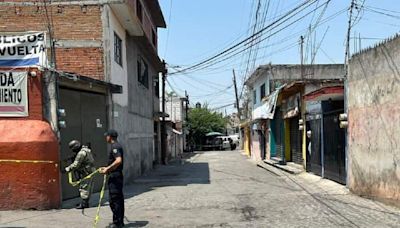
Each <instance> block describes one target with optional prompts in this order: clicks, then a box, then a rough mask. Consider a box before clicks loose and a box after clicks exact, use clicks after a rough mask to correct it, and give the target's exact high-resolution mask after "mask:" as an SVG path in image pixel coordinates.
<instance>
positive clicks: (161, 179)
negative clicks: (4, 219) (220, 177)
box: [62, 152, 210, 209]
mask: <svg viewBox="0 0 400 228" xmlns="http://www.w3.org/2000/svg"><path fill="white" fill-rule="evenodd" d="M202 153H204V152H196V153H184V154H183V155H182V158H179V159H175V160H172V161H170V162H169V164H168V165H156V166H155V167H154V169H153V170H151V171H149V172H148V173H146V174H144V175H143V176H140V177H138V178H137V179H135V180H134V181H133V183H131V184H127V185H126V186H124V196H125V199H129V198H131V197H134V196H137V195H140V194H142V193H144V192H148V191H152V190H153V189H155V188H159V187H167V186H185V185H189V184H209V183H210V170H209V165H208V163H201V162H196V163H193V160H192V159H191V158H193V157H194V156H196V155H198V154H202ZM98 199H99V193H94V194H93V195H92V197H91V200H90V206H91V207H97V204H98ZM107 201H108V192H107V193H106V194H105V195H104V199H103V201H102V202H103V203H102V206H106V205H108V202H107ZM79 202H80V198H79V197H78V198H74V199H69V200H66V201H64V202H63V206H62V208H64V209H71V208H74V207H75V206H76V205H77V204H78V203H79Z"/></svg>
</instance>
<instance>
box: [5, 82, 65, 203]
mask: <svg viewBox="0 0 400 228" xmlns="http://www.w3.org/2000/svg"><path fill="white" fill-rule="evenodd" d="M41 77H42V76H41V74H38V77H36V78H31V77H29V79H28V97H29V117H26V118H4V117H3V118H0V160H1V159H14V160H44V161H52V162H53V163H51V164H46V163H16V162H0V171H1V175H0V209H31V208H35V209H50V208H58V207H60V204H61V201H60V199H61V198H60V180H59V167H58V161H59V146H58V140H57V138H56V136H55V134H54V132H53V131H52V130H51V127H50V125H49V123H47V122H46V121H45V120H44V119H43V111H42V110H43V105H42V104H43V102H42V100H43V99H42V81H41Z"/></svg>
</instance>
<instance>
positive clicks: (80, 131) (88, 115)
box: [59, 88, 107, 200]
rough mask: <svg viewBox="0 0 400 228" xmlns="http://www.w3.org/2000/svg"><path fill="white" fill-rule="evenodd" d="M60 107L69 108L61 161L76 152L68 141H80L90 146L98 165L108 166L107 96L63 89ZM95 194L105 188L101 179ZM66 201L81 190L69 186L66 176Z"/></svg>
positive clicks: (62, 142)
mask: <svg viewBox="0 0 400 228" xmlns="http://www.w3.org/2000/svg"><path fill="white" fill-rule="evenodd" d="M59 106H60V108H63V109H65V111H66V116H65V117H62V120H65V121H66V125H67V127H66V128H62V129H60V133H61V156H60V157H61V159H62V160H64V159H66V158H68V157H70V156H71V155H73V154H72V152H71V151H70V150H69V148H68V142H69V141H71V140H73V139H77V140H79V141H81V142H82V143H83V144H90V146H91V148H92V152H93V155H94V158H95V166H96V167H100V166H104V165H105V164H107V143H106V142H105V138H104V132H105V131H106V129H107V106H106V96H105V95H104V94H99V93H89V92H83V91H79V90H72V89H67V88H60V90H59ZM94 183H95V184H94V189H93V191H94V192H96V191H99V190H100V188H101V185H102V178H101V177H100V176H97V177H95V179H94ZM61 187H62V199H63V200H66V199H70V198H74V197H78V196H79V192H78V189H77V188H76V187H72V186H71V185H70V184H69V183H68V178H67V175H66V174H63V175H62V177H61Z"/></svg>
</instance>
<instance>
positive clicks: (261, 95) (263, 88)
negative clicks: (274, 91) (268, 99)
mask: <svg viewBox="0 0 400 228" xmlns="http://www.w3.org/2000/svg"><path fill="white" fill-rule="evenodd" d="M264 97H265V83H264V84H262V86H261V87H260V99H263V98H264Z"/></svg>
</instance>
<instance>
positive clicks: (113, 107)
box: [0, 0, 166, 208]
mask: <svg viewBox="0 0 400 228" xmlns="http://www.w3.org/2000/svg"><path fill="white" fill-rule="evenodd" d="M0 13H1V15H2V20H3V22H4V23H2V25H1V26H0V34H2V35H4V36H13V35H15V34H23V33H26V32H28V31H37V32H44V33H45V37H46V57H47V62H48V63H47V64H44V65H40V66H37V65H32V66H26V67H19V68H18V69H16V68H10V67H4V66H3V67H2V69H1V71H4V72H12V71H20V72H26V73H27V74H28V75H31V73H30V72H33V71H35V72H36V71H37V72H38V73H37V74H34V75H35V77H28V78H29V79H28V93H29V95H28V97H29V110H30V111H29V114H28V116H26V117H24V118H17V119H16V118H12V117H4V116H1V117H0V126H1V128H2V129H10V126H11V124H13V125H15V124H17V125H20V124H22V123H23V125H24V126H28V125H26V124H27V123H28V122H26V121H27V120H30V121H39V122H38V123H34V124H39V125H40V126H42V127H43V132H47V133H46V134H47V136H46V137H44V136H43V137H42V136H40V134H39V135H37V137H36V136H35V134H34V133H32V136H30V137H27V138H20V137H17V136H18V135H20V133H19V132H20V131H23V128H12V130H10V133H11V134H9V137H7V138H5V139H3V140H2V142H1V143H2V144H1V145H2V148H3V147H4V148H9V145H14V147H12V149H13V150H14V151H16V152H15V154H14V155H13V159H14V160H24V161H25V160H27V161H28V162H29V161H31V160H32V161H33V160H35V159H36V160H41V161H48V162H50V163H43V164H41V163H26V164H25V163H18V164H19V165H18V164H17V163H10V162H9V163H6V162H3V163H4V164H3V163H2V165H7V170H8V171H9V172H10V173H13V172H15V169H21V168H23V169H25V168H26V169H27V170H28V171H29V170H32V172H35V170H42V171H43V172H44V173H47V174H46V175H50V177H48V176H43V175H39V176H38V178H36V179H35V178H31V177H29V176H25V177H19V181H21V183H22V184H21V185H14V184H13V182H14V181H13V180H14V179H12V178H11V179H7V178H3V179H1V180H0V182H1V184H2V185H4V186H8V187H6V188H2V189H7V191H6V192H4V191H5V190H3V192H2V194H1V195H0V197H1V198H2V199H3V196H4V197H6V195H8V196H13V197H14V198H16V199H19V200H16V201H14V203H13V204H4V205H3V204H2V205H1V207H2V208H56V207H59V206H60V205H61V202H62V200H65V199H69V198H72V197H76V196H78V191H77V190H76V189H74V188H72V187H71V186H70V185H69V184H68V180H67V177H66V175H65V174H61V173H60V172H59V171H60V168H62V166H63V163H64V161H65V160H66V159H67V158H68V157H70V156H71V152H70V151H69V149H68V147H67V144H68V142H69V141H70V140H72V139H78V140H80V141H82V143H84V144H88V145H90V146H91V147H92V150H93V152H94V154H95V159H96V166H102V165H105V164H106V162H107V155H106V154H107V144H106V143H105V140H104V136H103V134H104V132H105V131H106V130H107V129H109V128H114V129H116V130H117V131H118V132H119V135H120V137H119V140H120V142H121V143H122V144H123V146H124V150H125V157H124V158H125V164H124V174H125V179H126V182H129V181H132V180H133V178H134V177H136V176H139V175H141V174H142V173H144V172H146V171H147V170H149V169H151V168H152V166H153V164H154V163H157V162H160V161H161V156H160V155H161V152H160V151H159V148H160V142H159V141H160V140H159V139H160V131H159V129H160V127H159V126H160V123H159V122H160V121H159V89H158V88H159V83H158V78H159V72H161V71H163V70H164V66H163V64H162V62H161V60H160V59H159V57H158V54H157V29H158V28H165V27H166V24H165V21H164V18H163V15H162V12H161V9H160V6H159V3H158V1H157V0H150V1H143V0H129V1H85V0H84V1H74V0H73V1H53V2H38V1H12V0H10V1H2V2H1V3H0ZM32 75H33V74H32ZM54 82H55V83H54ZM38 85H40V87H39V86H38ZM35 93H38V94H39V95H41V96H40V97H44V98H46V99H47V100H48V102H44V101H41V100H39V99H38V98H39V97H37V96H36V97H32V96H31V95H32V94H35ZM49 97H50V98H49ZM44 98H43V99H44ZM46 99H45V100H46ZM32 105H33V106H32ZM31 106H32V107H31ZM35 110H36V111H35ZM10 121H14V122H12V123H11V122H10ZM39 132H40V130H39ZM21 140H22V141H28V142H29V143H30V144H35V143H37V144H39V145H42V144H43V140H44V142H46V140H47V141H49V142H50V144H51V145H53V144H54V145H53V146H51V147H43V146H37V147H35V148H37V157H35V156H34V155H32V156H33V157H31V155H29V156H28V157H25V155H24V153H25V152H23V151H24V150H23V148H22V149H21V148H20V147H18V146H17V145H19V144H20V141H21ZM7 146H8V147H7ZM7 150H8V149H7ZM44 150H46V153H44ZM39 158H40V159H39ZM1 159H2V160H4V161H8V160H13V159H10V158H9V154H7V153H2V154H1ZM49 164H53V165H49ZM35 165H36V166H35ZM13 170H14V171H13ZM41 178H45V179H46V178H49V180H47V179H46V180H45V181H43V179H41ZM95 182H96V183H97V184H96V186H95V190H98V189H99V185H100V184H101V183H100V182H101V180H95ZM44 183H52V187H51V188H50V190H49V191H39V192H35V191H32V189H42V188H43V189H47V188H48V187H49V186H47V184H44ZM45 185H46V186H45ZM24 192H32V194H33V195H32V194H25V193H24ZM27 198H29V199H31V200H28V201H29V203H26V202H27ZM4 202H5V201H4Z"/></svg>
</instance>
